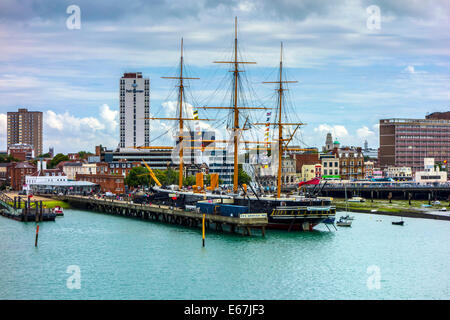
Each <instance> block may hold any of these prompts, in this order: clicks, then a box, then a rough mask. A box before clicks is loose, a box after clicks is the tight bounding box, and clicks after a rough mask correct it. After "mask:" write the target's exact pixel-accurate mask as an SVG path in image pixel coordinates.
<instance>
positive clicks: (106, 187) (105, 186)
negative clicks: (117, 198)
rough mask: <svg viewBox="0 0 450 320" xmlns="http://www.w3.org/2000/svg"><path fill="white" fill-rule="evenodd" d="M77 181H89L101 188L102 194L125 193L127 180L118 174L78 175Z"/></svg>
mask: <svg viewBox="0 0 450 320" xmlns="http://www.w3.org/2000/svg"><path fill="white" fill-rule="evenodd" d="M76 180H77V181H89V182H93V183H95V184H98V185H99V186H100V190H101V192H112V193H114V194H123V193H125V181H124V180H125V178H124V176H122V175H118V174H77V176H76Z"/></svg>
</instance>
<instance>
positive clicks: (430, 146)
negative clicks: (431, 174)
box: [379, 113, 450, 175]
mask: <svg viewBox="0 0 450 320" xmlns="http://www.w3.org/2000/svg"><path fill="white" fill-rule="evenodd" d="M446 114H448V113H441V114H439V113H434V114H431V115H429V116H427V118H426V119H381V120H380V150H379V165H380V167H381V168H386V167H387V166H395V167H403V166H405V167H411V170H412V174H413V175H414V173H415V172H417V171H423V170H424V159H425V158H434V159H435V161H436V162H438V163H442V162H443V161H445V160H447V161H448V160H450V120H449V119H446V116H445V115H446Z"/></svg>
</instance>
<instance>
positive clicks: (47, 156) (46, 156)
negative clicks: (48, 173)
mask: <svg viewBox="0 0 450 320" xmlns="http://www.w3.org/2000/svg"><path fill="white" fill-rule="evenodd" d="M36 158H51V157H50V153H48V152H47V153H44V154H40V155H38V156H37V157H36Z"/></svg>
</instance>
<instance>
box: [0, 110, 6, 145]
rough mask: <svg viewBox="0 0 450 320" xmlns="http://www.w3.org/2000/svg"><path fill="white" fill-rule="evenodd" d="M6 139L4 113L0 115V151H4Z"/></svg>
mask: <svg viewBox="0 0 450 320" xmlns="http://www.w3.org/2000/svg"><path fill="white" fill-rule="evenodd" d="M6 139H7V115H6V113H0V150H2V151H4V150H6V148H7V146H6Z"/></svg>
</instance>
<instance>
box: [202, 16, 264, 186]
mask: <svg viewBox="0 0 450 320" xmlns="http://www.w3.org/2000/svg"><path fill="white" fill-rule="evenodd" d="M214 63H228V64H231V65H233V67H234V69H233V70H231V72H233V84H234V86H233V106H232V107H204V108H205V109H232V110H233V118H234V121H233V128H232V129H233V145H234V173H233V192H235V193H236V192H237V191H238V186H239V184H238V177H239V166H238V153H239V138H240V133H241V131H242V130H243V129H244V128H240V125H239V111H240V110H245V109H268V108H264V107H243V106H239V96H238V88H239V80H240V78H239V72H244V70H240V69H239V65H240V64H256V62H249V61H239V60H238V38H237V17H235V19H234V57H233V61H214ZM216 142H217V141H216ZM251 143H255V142H251Z"/></svg>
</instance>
